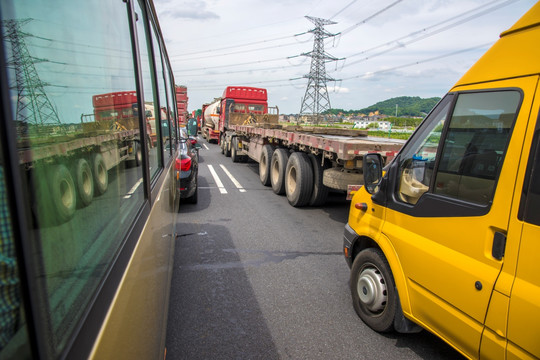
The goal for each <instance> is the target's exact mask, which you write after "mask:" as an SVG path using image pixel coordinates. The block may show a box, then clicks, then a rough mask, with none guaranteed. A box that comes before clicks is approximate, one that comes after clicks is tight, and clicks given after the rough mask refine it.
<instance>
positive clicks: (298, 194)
mask: <svg viewBox="0 0 540 360" xmlns="http://www.w3.org/2000/svg"><path fill="white" fill-rule="evenodd" d="M285 193H286V194H287V200H288V201H289V204H291V205H292V206H294V207H302V206H305V205H307V204H308V203H309V200H310V198H311V194H312V193H313V169H312V166H311V161H310V160H309V158H308V156H307V154H305V153H303V152H294V153H292V154H291V156H290V157H289V161H288V162H287V169H286V170H285Z"/></svg>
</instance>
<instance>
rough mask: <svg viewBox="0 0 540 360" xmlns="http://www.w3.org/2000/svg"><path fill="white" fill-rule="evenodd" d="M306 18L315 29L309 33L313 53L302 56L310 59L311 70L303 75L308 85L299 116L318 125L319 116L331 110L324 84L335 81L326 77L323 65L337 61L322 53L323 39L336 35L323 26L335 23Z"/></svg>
mask: <svg viewBox="0 0 540 360" xmlns="http://www.w3.org/2000/svg"><path fill="white" fill-rule="evenodd" d="M306 18H307V19H308V20H310V21H311V22H313V23H314V24H315V29H312V30H310V31H309V32H311V33H313V34H314V35H315V39H314V41H313V51H311V52H309V53H304V54H302V55H303V56H308V57H311V68H310V71H309V74H308V75H304V78H307V79H308V85H307V88H306V93H305V95H304V97H303V98H302V106H301V108H300V115H308V116H309V115H310V116H312V117H313V118H314V122H315V123H316V124H318V123H319V120H320V114H321V113H323V112H324V111H326V110H329V109H330V108H331V107H330V98H329V96H328V89H327V87H326V82H327V81H336V80H335V79H333V78H331V77H328V76H327V75H326V66H325V64H326V62H328V61H336V60H339V59H337V58H335V57H334V56H332V55H330V54H328V53H326V52H325V51H324V39H326V38H329V37H333V36H336V35H338V34H331V33H329V32H328V31H326V30H325V29H324V26H325V25H333V24H337V23H336V22H334V21H331V20H326V19H320V18H315V17H311V16H306Z"/></svg>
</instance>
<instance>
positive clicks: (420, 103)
mask: <svg viewBox="0 0 540 360" xmlns="http://www.w3.org/2000/svg"><path fill="white" fill-rule="evenodd" d="M440 99H441V98H440V97H432V98H427V99H422V98H421V97H419V96H400V97H395V98H391V99H388V100H384V101H380V102H378V103H376V104H373V105H371V106H368V107H367V108H363V109H359V110H343V109H330V110H328V111H327V113H331V114H339V113H340V112H341V113H343V114H349V115H352V114H355V115H356V114H366V115H368V114H369V113H370V112H375V111H379V113H380V114H384V115H389V116H395V115H396V104H397V108H398V116H425V115H426V114H427V113H429V112H430V111H431V109H432V108H433V107H434V106H435V105H436V104H437V102H439V100H440Z"/></svg>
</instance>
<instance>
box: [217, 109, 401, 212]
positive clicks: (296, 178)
mask: <svg viewBox="0 0 540 360" xmlns="http://www.w3.org/2000/svg"><path fill="white" fill-rule="evenodd" d="M229 120H230V121H229V123H228V124H226V126H224V127H223V134H222V137H221V139H222V141H221V149H222V153H224V154H225V155H226V156H231V158H232V160H233V161H234V162H242V161H246V160H247V159H248V158H250V159H252V160H253V161H255V162H257V163H259V176H260V179H261V182H262V183H263V184H264V185H266V186H270V185H271V186H272V189H273V190H274V192H275V193H276V194H286V195H287V199H288V201H289V203H290V204H291V205H292V206H295V207H300V206H306V205H310V206H320V205H322V204H324V202H325V201H326V197H327V194H328V191H329V190H330V189H333V190H340V191H344V192H347V191H351V190H353V191H354V190H355V189H357V187H351V186H352V185H358V184H363V174H362V159H363V156H364V155H366V154H368V153H380V154H381V155H382V156H383V158H384V159H385V160H386V162H387V163H389V162H390V161H391V160H392V159H393V158H394V156H395V154H396V153H397V152H398V151H399V149H401V147H402V146H403V144H404V141H403V140H394V139H385V138H375V137H369V136H368V132H367V130H353V129H338V128H319V127H303V126H282V125H279V124H277V116H276V117H274V118H272V117H270V118H268V117H267V118H266V120H267V121H268V122H266V123H264V122H262V123H257V122H256V123H253V124H249V125H247V124H245V123H246V121H245V120H244V121H243V122H240V121H238V120H237V121H231V120H232V117H231V118H230V119H229ZM234 123H236V124H234Z"/></svg>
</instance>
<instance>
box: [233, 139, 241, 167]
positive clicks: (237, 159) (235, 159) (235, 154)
mask: <svg viewBox="0 0 540 360" xmlns="http://www.w3.org/2000/svg"><path fill="white" fill-rule="evenodd" d="M231 160H232V161H233V162H234V163H237V162H240V155H238V139H237V138H236V136H235V137H233V138H232V142H231Z"/></svg>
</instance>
